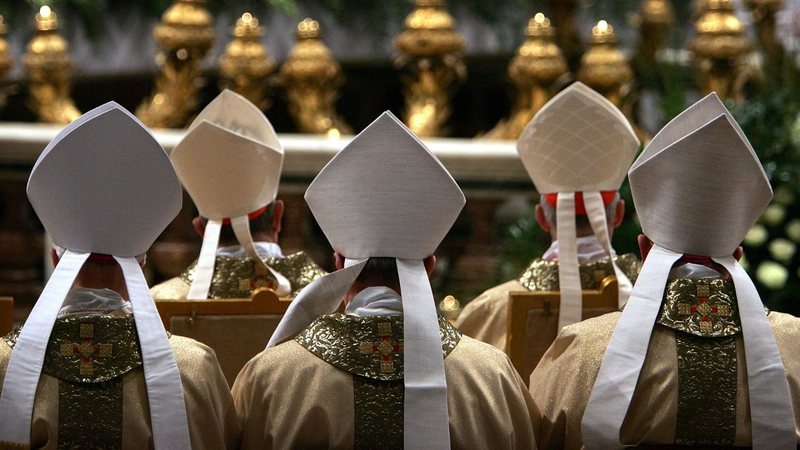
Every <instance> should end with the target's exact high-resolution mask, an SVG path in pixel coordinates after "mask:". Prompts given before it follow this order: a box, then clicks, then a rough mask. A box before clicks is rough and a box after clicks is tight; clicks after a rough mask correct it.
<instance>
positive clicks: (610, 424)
mask: <svg viewBox="0 0 800 450" xmlns="http://www.w3.org/2000/svg"><path fill="white" fill-rule="evenodd" d="M628 177H629V178H630V183H631V192H632V193H633V199H634V203H635V205H636V210H637V212H638V214H639V218H640V220H641V223H642V229H643V231H644V233H645V234H646V235H647V236H648V237H649V238H650V239H651V240H652V241H653V248H652V249H651V250H650V252H649V254H648V255H647V258H646V259H645V261H644V265H643V267H642V271H641V273H640V274H639V278H638V280H637V281H636V286H635V287H634V289H633V293H632V294H631V298H630V300H628V304H627V305H626V306H625V310H624V311H623V313H622V316H621V317H620V320H619V323H618V324H617V327H616V329H615V330H614V334H613V336H612V338H611V341H610V343H609V345H608V348H607V349H606V353H605V356H604V359H603V363H602V365H601V367H600V372H599V374H598V376H597V380H596V381H595V384H594V388H593V390H592V393H591V395H590V397H589V402H588V404H587V407H586V412H585V414H584V416H583V424H582V428H583V442H584V443H585V444H586V447H587V448H603V449H605V448H617V447H621V444H620V428H621V427H622V422H623V420H624V419H625V415H626V414H627V411H628V407H629V406H630V401H631V398H632V396H633V391H634V388H635V386H636V382H637V379H638V377H639V373H640V371H641V368H642V364H643V363H644V359H645V356H646V355H647V348H648V345H649V342H650V336H651V333H652V331H653V326H654V324H655V321H656V318H657V316H658V312H659V310H660V308H661V303H662V298H663V295H664V290H665V288H666V284H667V280H668V276H669V272H670V269H671V268H672V266H673V264H674V263H675V262H676V261H677V260H678V259H680V257H681V256H682V255H684V254H690V255H700V256H709V257H712V259H713V260H714V261H716V262H717V263H719V264H721V265H722V266H724V267H725V269H726V270H727V271H728V272H729V273H730V274H731V277H732V279H733V283H734V286H735V288H736V298H737V303H738V308H739V315H740V318H741V321H742V337H743V340H744V349H745V363H746V364H745V365H746V367H747V386H748V391H749V392H748V393H749V402H750V418H751V423H752V436H753V442H752V444H753V448H754V449H790V448H791V449H794V448H796V440H795V420H794V414H793V411H792V404H791V399H790V396H789V388H788V385H787V382H786V374H785V372H784V366H783V362H782V360H781V356H780V354H779V353H778V347H777V344H776V343H775V337H774V335H773V334H772V329H771V327H770V324H769V321H768V319H767V315H766V312H765V311H764V306H763V305H762V303H761V299H760V297H759V295H758V292H757V291H756V289H755V286H754V285H753V282H752V280H750V278H749V277H748V275H747V273H746V272H745V271H744V269H743V268H742V266H741V265H739V263H738V262H737V261H736V260H735V259H734V258H733V257H732V256H731V255H732V254H733V252H734V250H735V249H736V247H737V246H738V245H739V243H740V242H741V241H742V239H743V238H744V235H745V234H746V233H747V230H748V229H750V227H751V226H752V225H753V223H755V221H756V219H757V218H758V217H759V215H760V214H761V213H762V212H763V211H764V209H765V208H766V206H767V204H768V203H769V201H770V199H771V198H772V190H771V188H770V185H769V181H768V180H767V177H766V175H765V174H764V170H763V169H762V167H761V164H760V162H759V161H758V158H757V156H756V154H755V152H754V151H753V148H752V147H751V145H750V143H749V142H748V141H747V138H746V137H745V136H744V134H743V133H742V130H741V129H740V128H739V126H738V125H737V124H736V122H735V121H734V119H733V117H732V116H731V114H730V113H729V112H728V110H727V109H725V106H724V105H723V104H722V103H721V102H720V100H719V98H717V96H716V94H713V93H712V94H709V95H708V96H706V97H705V98H703V99H702V100H700V101H699V102H697V103H695V104H694V105H693V106H691V107H690V108H689V109H687V110H686V111H684V112H683V113H681V114H680V115H679V116H678V117H676V118H675V119H673V120H672V121H671V122H670V123H669V124H667V125H666V126H665V127H664V128H663V129H662V130H661V132H659V133H658V135H656V137H655V138H653V140H652V141H651V142H650V144H649V145H648V146H647V148H646V149H645V150H644V152H642V154H641V156H640V157H639V159H637V160H636V162H634V164H633V166H632V167H631V170H630V172H629V174H628Z"/></svg>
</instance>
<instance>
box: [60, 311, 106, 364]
mask: <svg viewBox="0 0 800 450" xmlns="http://www.w3.org/2000/svg"><path fill="white" fill-rule="evenodd" d="M80 336H81V342H80V343H70V344H61V355H63V356H70V355H81V368H80V374H81V375H84V376H91V375H92V374H93V373H94V365H93V363H94V358H109V357H111V355H112V352H113V349H114V345H113V344H95V343H94V342H92V338H93V337H94V325H93V324H91V323H82V324H81V331H80Z"/></svg>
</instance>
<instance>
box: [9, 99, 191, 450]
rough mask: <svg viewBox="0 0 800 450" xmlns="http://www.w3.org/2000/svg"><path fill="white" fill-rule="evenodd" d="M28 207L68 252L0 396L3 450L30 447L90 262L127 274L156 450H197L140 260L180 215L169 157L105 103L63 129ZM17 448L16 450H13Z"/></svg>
mask: <svg viewBox="0 0 800 450" xmlns="http://www.w3.org/2000/svg"><path fill="white" fill-rule="evenodd" d="M28 198H29V199H30V202H31V205H33V208H34V210H35V211H36V214H37V215H38V216H39V218H40V219H41V221H42V224H43V225H44V227H45V229H46V230H47V232H48V233H50V235H51V236H52V238H53V241H54V242H55V244H57V245H59V246H61V247H63V248H65V249H66V251H65V253H64V255H63V256H62V257H61V260H60V261H59V263H58V265H57V266H56V267H55V271H54V272H53V274H52V276H51V277H50V279H49V281H48V282H47V285H46V286H45V288H44V290H43V291H42V294H41V296H40V297H39V300H38V301H37V302H36V305H35V306H34V308H33V310H32V311H31V314H30V316H29V317H28V320H27V321H26V323H25V326H24V327H23V328H22V330H21V332H20V335H19V338H18V339H17V343H16V345H15V346H14V351H13V352H12V354H11V359H10V361H9V364H8V369H7V371H6V375H5V380H4V383H3V390H2V394H0V447H2V446H3V444H4V443H13V444H19V445H20V448H27V447H28V446H29V445H30V434H31V417H32V412H33V404H34V397H35V394H36V387H37V385H38V383H39V377H40V375H41V371H42V364H43V362H44V357H45V349H46V347H47V343H48V340H49V338H50V332H51V331H52V328H53V324H54V323H55V320H56V318H57V316H58V313H59V310H60V309H61V306H62V304H63V302H64V299H65V298H66V296H67V294H68V292H69V290H70V288H71V287H72V284H73V282H74V280H75V278H76V276H77V275H78V272H80V270H81V267H82V266H83V264H84V262H85V261H86V259H87V258H88V257H89V255H90V254H92V253H94V254H104V255H111V256H113V257H114V259H116V261H117V262H118V263H119V265H120V267H121V268H122V273H123V275H124V277H125V283H126V285H127V289H128V296H129V300H130V305H131V307H132V309H133V316H134V320H135V322H136V330H137V333H138V336H139V344H140V346H141V352H142V360H143V365H144V372H145V384H146V386H147V397H148V402H149V410H150V423H151V424H152V429H153V442H154V444H155V447H156V448H189V446H190V443H189V428H188V422H187V420H186V406H185V403H184V399H183V389H182V387H181V380H180V374H179V372H178V368H177V365H176V363H175V358H174V356H173V354H172V350H171V347H170V345H169V342H168V340H167V333H166V331H165V330H164V326H163V325H162V323H161V319H160V318H159V316H158V312H157V311H156V308H155V303H154V302H153V299H152V297H150V292H149V291H148V289H147V282H146V281H145V279H144V275H143V274H142V270H141V267H140V265H139V263H138V262H137V261H136V259H135V257H136V256H137V255H141V254H144V253H145V252H146V251H147V249H148V248H149V247H150V245H151V244H152V243H153V241H155V239H156V237H158V235H159V234H160V233H161V232H162V231H163V230H164V228H166V226H167V225H168V224H169V223H170V222H171V221H172V219H173V218H174V217H175V216H176V215H177V213H178V211H179V210H180V208H181V187H180V183H179V182H178V178H177V177H176V175H175V172H174V170H173V169H172V165H171V164H170V162H169V158H168V157H167V154H166V153H165V152H164V150H163V149H162V148H161V146H160V145H159V144H158V142H156V140H155V139H154V138H153V136H152V135H151V134H150V133H149V132H148V131H147V129H146V128H145V127H144V125H142V124H141V123H140V122H139V120H138V119H136V118H135V117H134V116H133V115H132V114H131V113H129V112H128V111H126V110H125V109H123V108H122V107H121V106H119V105H117V104H116V103H113V102H111V103H106V104H105V105H102V106H100V107H98V108H95V109H93V110H92V111H89V112H87V113H86V114H84V115H82V116H81V117H79V118H78V119H77V120H75V121H74V122H73V123H71V124H70V125H68V126H67V127H65V128H64V129H63V130H62V131H61V132H60V133H59V134H58V135H57V136H56V137H55V138H54V139H53V141H52V142H50V144H49V145H47V147H46V148H45V149H44V151H43V152H42V153H41V155H40V156H39V159H38V160H37V161H36V164H35V165H34V166H33V169H32V171H31V175H30V179H29V180H28ZM14 448H16V447H14Z"/></svg>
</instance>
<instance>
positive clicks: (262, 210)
mask: <svg viewBox="0 0 800 450" xmlns="http://www.w3.org/2000/svg"><path fill="white" fill-rule="evenodd" d="M267 206H269V205H265V206H264V207H262V208H259V209H257V210H255V211H253V212H251V213H247V220H253V219H257V218H258V217H260V216H261V215H262V214H264V213H265V212H266V211H267ZM222 224H223V225H230V224H231V219H229V218H226V219H222Z"/></svg>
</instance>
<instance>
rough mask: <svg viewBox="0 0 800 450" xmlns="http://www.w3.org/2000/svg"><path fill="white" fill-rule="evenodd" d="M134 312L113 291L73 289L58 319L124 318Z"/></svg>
mask: <svg viewBox="0 0 800 450" xmlns="http://www.w3.org/2000/svg"><path fill="white" fill-rule="evenodd" d="M131 312H132V310H131V305H130V303H128V302H127V301H125V299H123V298H122V296H121V295H119V293H117V292H115V291H112V290H111V289H91V288H82V287H78V288H72V290H70V291H69V293H68V294H67V298H66V299H64V305H63V306H62V307H61V310H60V311H59V313H58V317H59V318H60V317H64V316H69V315H73V314H82V315H90V316H95V315H111V316H114V317H124V316H128V315H130V314H131Z"/></svg>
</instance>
